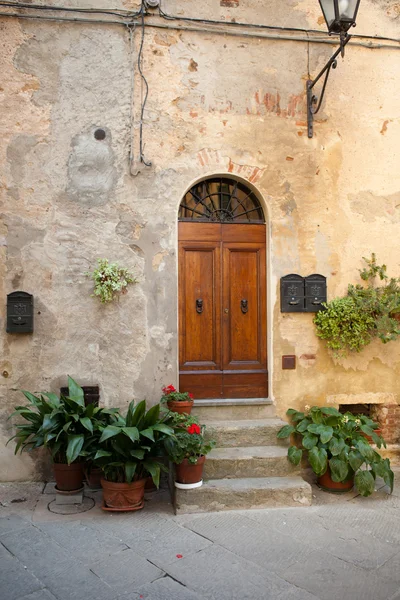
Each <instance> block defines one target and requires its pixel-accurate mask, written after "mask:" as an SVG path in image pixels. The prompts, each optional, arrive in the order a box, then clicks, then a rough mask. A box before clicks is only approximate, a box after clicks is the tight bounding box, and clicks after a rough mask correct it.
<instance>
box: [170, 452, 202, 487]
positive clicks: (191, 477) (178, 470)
mask: <svg viewBox="0 0 400 600" xmlns="http://www.w3.org/2000/svg"><path fill="white" fill-rule="evenodd" d="M205 460H206V457H205V456H200V458H198V459H197V463H196V464H195V465H192V464H191V463H190V462H189V461H188V459H187V458H185V459H184V460H183V462H181V463H180V464H179V465H175V479H176V481H177V482H178V483H197V482H198V481H201V480H202V478H203V467H204V461H205Z"/></svg>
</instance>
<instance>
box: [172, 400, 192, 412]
mask: <svg viewBox="0 0 400 600" xmlns="http://www.w3.org/2000/svg"><path fill="white" fill-rule="evenodd" d="M167 406H168V408H169V410H170V411H171V412H176V413H179V414H180V415H183V414H187V415H190V413H191V412H192V407H193V400H188V401H187V402H175V401H174V400H169V401H168V402H167Z"/></svg>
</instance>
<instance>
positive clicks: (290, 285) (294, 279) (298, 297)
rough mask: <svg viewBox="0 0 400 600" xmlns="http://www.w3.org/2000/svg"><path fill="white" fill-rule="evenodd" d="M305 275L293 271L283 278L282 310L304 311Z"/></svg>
mask: <svg viewBox="0 0 400 600" xmlns="http://www.w3.org/2000/svg"><path fill="white" fill-rule="evenodd" d="M304 307H305V302H304V277H301V275H296V274H294V273H292V274H291V275H285V277H282V278H281V312H304Z"/></svg>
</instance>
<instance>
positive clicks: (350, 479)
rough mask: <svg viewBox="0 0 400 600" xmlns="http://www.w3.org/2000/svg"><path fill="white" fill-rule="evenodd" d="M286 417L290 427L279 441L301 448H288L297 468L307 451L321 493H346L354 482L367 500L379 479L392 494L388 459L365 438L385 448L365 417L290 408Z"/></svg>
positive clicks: (328, 409)
mask: <svg viewBox="0 0 400 600" xmlns="http://www.w3.org/2000/svg"><path fill="white" fill-rule="evenodd" d="M286 414H287V415H288V416H290V418H291V420H292V423H293V424H292V425H285V426H284V427H282V428H281V429H280V430H279V432H278V438H281V439H282V438H287V437H289V436H293V437H294V438H295V439H296V440H297V441H298V445H299V446H300V447H298V446H296V445H292V446H290V448H289V449H288V458H289V460H290V462H291V463H293V464H294V465H298V464H299V463H300V461H301V459H302V456H303V451H306V452H307V455H306V456H307V459H308V462H309V463H310V466H311V468H312V470H313V471H314V473H315V474H316V475H317V477H318V479H317V482H318V484H319V485H320V487H322V489H324V490H326V491H331V492H343V491H348V490H350V489H352V487H353V485H354V482H355V485H356V487H357V490H358V492H359V493H360V494H361V496H369V495H370V494H372V492H373V491H374V489H375V479H376V477H377V476H379V477H382V478H383V480H384V481H385V483H386V485H388V486H389V487H390V491H391V492H392V491H393V481H394V475H393V471H392V470H391V468H390V461H389V459H388V458H386V459H383V458H382V457H381V455H380V454H379V453H378V452H377V451H376V449H375V448H373V447H371V445H370V443H369V442H368V440H367V439H366V437H365V436H366V435H367V436H370V437H371V439H372V440H373V442H374V443H375V444H376V446H377V447H378V448H381V447H382V445H383V446H385V447H386V444H385V441H384V440H383V438H382V437H381V436H379V435H377V434H376V433H375V431H376V429H377V428H378V424H377V423H374V422H373V421H372V420H371V419H369V418H368V417H366V416H364V415H356V416H355V415H353V414H351V413H349V412H347V413H345V414H344V415H343V414H341V413H340V412H339V411H338V410H337V409H336V408H333V407H318V406H313V407H312V408H310V407H306V410H305V411H304V412H301V411H298V410H295V409H293V408H290V409H289V410H288V411H287V413H286Z"/></svg>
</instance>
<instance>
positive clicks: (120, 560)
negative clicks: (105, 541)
mask: <svg viewBox="0 0 400 600" xmlns="http://www.w3.org/2000/svg"><path fill="white" fill-rule="evenodd" d="M91 570H92V571H93V573H95V574H96V575H97V576H98V577H100V578H101V579H102V581H104V582H106V583H107V584H108V585H109V586H110V587H111V588H112V590H113V592H114V593H119V594H123V593H126V592H129V591H135V589H136V588H138V587H140V586H141V585H144V584H145V583H150V582H152V581H154V580H155V579H158V578H159V577H162V576H163V575H164V573H163V572H162V571H161V570H160V569H158V568H157V567H155V566H154V565H152V564H151V563H150V562H149V561H148V560H146V559H145V558H143V557H142V556H140V555H139V554H137V553H136V552H134V551H133V550H131V549H128V550H124V551H122V552H119V553H118V554H114V555H113V556H110V557H109V558H107V559H106V560H103V561H101V562H98V563H95V564H93V565H92V567H91Z"/></svg>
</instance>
